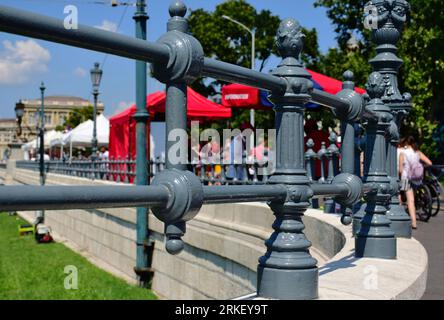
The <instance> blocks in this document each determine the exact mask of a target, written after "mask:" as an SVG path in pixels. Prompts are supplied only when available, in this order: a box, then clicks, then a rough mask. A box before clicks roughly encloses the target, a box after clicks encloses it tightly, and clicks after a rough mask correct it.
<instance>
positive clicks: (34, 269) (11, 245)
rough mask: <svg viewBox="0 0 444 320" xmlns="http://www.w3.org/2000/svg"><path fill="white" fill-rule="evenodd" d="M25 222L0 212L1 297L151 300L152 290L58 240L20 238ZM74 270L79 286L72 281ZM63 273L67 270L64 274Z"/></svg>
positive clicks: (20, 298) (1, 298)
mask: <svg viewBox="0 0 444 320" xmlns="http://www.w3.org/2000/svg"><path fill="white" fill-rule="evenodd" d="M23 224H26V221H24V220H23V219H20V218H17V217H11V216H9V215H8V214H6V213H0V300H22V299H29V300H35V299H39V300H40V299H42V300H123V299H134V300H152V299H156V297H155V295H154V294H153V293H152V291H150V290H148V289H144V288H139V287H137V286H135V285H130V284H128V283H126V282H125V281H124V280H121V279H119V278H116V277H114V276H113V275H111V274H109V273H107V272H106V271H103V270H101V269H99V268H98V267H96V266H94V265H93V264H91V263H90V262H89V261H88V260H86V259H85V258H84V257H82V256H80V255H78V254H77V253H75V252H74V251H72V250H71V249H69V248H67V247H65V246H64V245H63V244H61V243H50V244H46V245H44V246H42V245H39V244H37V243H36V241H35V240H34V237H20V236H19V235H18V234H17V228H18V227H19V225H23ZM73 267H75V269H76V270H77V275H78V283H77V288H78V289H70V290H69V289H65V284H68V287H69V286H70V285H71V287H75V286H72V284H73V282H72V281H73V278H72V276H73V272H72V270H73V269H74V268H73ZM65 272H66V273H65Z"/></svg>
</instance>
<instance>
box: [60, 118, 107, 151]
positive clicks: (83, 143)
mask: <svg viewBox="0 0 444 320" xmlns="http://www.w3.org/2000/svg"><path fill="white" fill-rule="evenodd" d="M93 127H94V122H93V121H92V120H87V121H85V122H82V123H81V124H79V125H78V126H77V127H75V128H74V129H73V130H71V131H70V132H68V133H66V134H65V135H64V136H63V138H62V143H63V144H64V145H67V144H69V145H72V146H73V147H89V146H91V140H92V136H93ZM97 143H98V145H99V146H107V145H108V143H109V120H108V119H107V118H106V117H105V116H104V115H103V114H101V115H100V116H98V117H97Z"/></svg>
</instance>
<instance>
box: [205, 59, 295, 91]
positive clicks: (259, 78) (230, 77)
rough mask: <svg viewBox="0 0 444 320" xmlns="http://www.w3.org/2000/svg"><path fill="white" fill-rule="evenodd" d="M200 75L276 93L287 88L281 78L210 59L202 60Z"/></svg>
mask: <svg viewBox="0 0 444 320" xmlns="http://www.w3.org/2000/svg"><path fill="white" fill-rule="evenodd" d="M202 75H203V76H205V77H211V78H216V79H219V80H224V81H227V82H233V83H240V84H244V85H247V86H252V87H256V88H260V89H265V90H269V91H272V92H278V93H284V92H285V90H286V88H287V82H286V81H285V80H284V79H283V78H279V77H275V76H273V75H271V74H267V73H263V72H259V71H255V70H251V69H248V68H244V67H239V66H237V65H234V64H231V63H227V62H222V61H218V60H214V59H210V58H205V59H204V66H203V72H202Z"/></svg>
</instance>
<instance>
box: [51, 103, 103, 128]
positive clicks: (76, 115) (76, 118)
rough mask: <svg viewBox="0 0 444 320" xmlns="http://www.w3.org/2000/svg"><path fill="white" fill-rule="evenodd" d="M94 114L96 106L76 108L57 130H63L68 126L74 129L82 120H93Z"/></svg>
mask: <svg viewBox="0 0 444 320" xmlns="http://www.w3.org/2000/svg"><path fill="white" fill-rule="evenodd" d="M93 116H94V107H93V106H87V107H82V108H74V109H73V110H72V111H71V112H70V114H69V116H68V117H67V118H66V119H65V122H64V123H63V126H58V127H57V128H56V130H57V131H63V130H65V129H66V128H71V129H74V128H75V127H77V126H78V125H79V124H81V123H82V122H85V121H86V120H88V119H90V120H93Z"/></svg>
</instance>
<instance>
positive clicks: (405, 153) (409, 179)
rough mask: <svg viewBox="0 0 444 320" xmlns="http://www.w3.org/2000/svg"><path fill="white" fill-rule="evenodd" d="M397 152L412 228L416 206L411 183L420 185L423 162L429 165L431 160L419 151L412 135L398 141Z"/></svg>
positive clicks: (402, 189)
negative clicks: (398, 147)
mask: <svg viewBox="0 0 444 320" xmlns="http://www.w3.org/2000/svg"><path fill="white" fill-rule="evenodd" d="M398 150H400V152H399V174H400V176H401V191H404V192H405V195H406V197H407V207H408V210H409V214H410V218H411V219H412V228H413V229H416V228H417V226H416V208H415V196H414V193H413V189H412V185H420V184H421V183H422V179H423V177H424V166H423V164H422V163H424V164H425V165H426V166H431V165H432V161H430V159H429V158H427V156H426V155H424V154H423V153H422V152H421V151H419V148H418V145H417V144H416V142H415V139H414V138H413V137H412V136H409V137H407V138H403V139H402V140H401V142H400V149H398Z"/></svg>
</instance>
